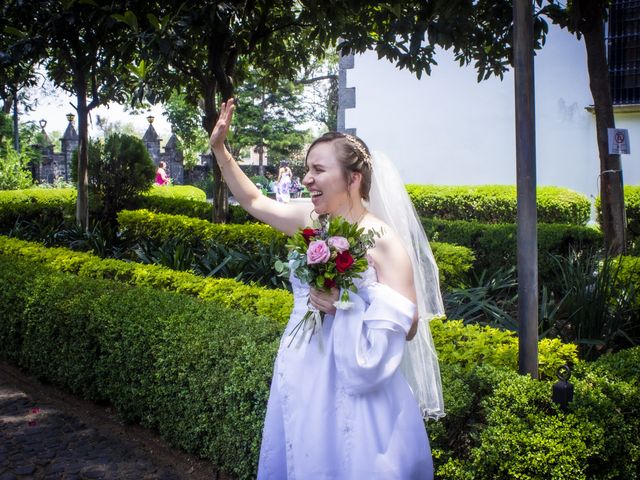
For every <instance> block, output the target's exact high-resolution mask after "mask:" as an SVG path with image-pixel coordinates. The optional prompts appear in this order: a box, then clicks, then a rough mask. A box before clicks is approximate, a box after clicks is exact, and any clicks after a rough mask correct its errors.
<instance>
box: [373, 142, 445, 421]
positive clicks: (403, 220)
mask: <svg viewBox="0 0 640 480" xmlns="http://www.w3.org/2000/svg"><path fill="white" fill-rule="evenodd" d="M372 162H373V169H372V170H373V175H372V181H371V191H370V193H369V207H368V208H369V210H370V211H371V212H372V213H373V214H374V215H376V216H377V217H378V218H380V219H381V220H383V221H384V222H386V223H387V224H388V225H389V226H390V227H391V228H393V229H394V231H395V232H396V233H397V234H398V235H399V236H400V238H401V239H402V241H403V243H404V246H405V248H406V250H407V253H408V254H409V256H410V257H411V263H412V265H413V277H414V284H415V288H416V296H417V307H418V315H419V321H418V331H417V333H416V335H415V337H414V338H413V339H412V340H411V341H409V342H407V348H406V350H405V354H404V357H403V359H402V364H401V369H402V372H403V374H404V376H405V378H406V379H407V381H408V383H409V386H410V387H411V390H412V391H413V394H414V396H415V397H416V399H417V401H418V404H419V405H420V410H421V411H422V416H423V417H424V418H431V419H436V420H437V419H439V418H441V417H443V416H444V415H445V413H444V401H443V399H442V383H441V381H440V367H439V365H438V357H437V354H436V350H435V347H434V345H433V338H432V337H431V329H430V328H429V321H430V320H431V319H432V318H433V317H435V316H438V315H444V306H443V303H442V296H441V293H440V285H439V280H438V267H437V265H436V262H435V260H434V258H433V253H432V252H431V247H430V246H429V241H428V240H427V236H426V235H425V233H424V230H423V228H422V224H421V223H420V220H419V217H418V214H417V212H416V210H415V208H414V206H413V203H412V202H411V199H410V198H409V195H408V193H407V191H406V189H405V185H404V182H403V181H402V178H401V177H400V173H399V172H398V170H397V169H396V167H395V166H394V165H393V163H391V161H390V160H389V158H387V157H386V155H384V154H382V153H380V152H374V153H373V155H372Z"/></svg>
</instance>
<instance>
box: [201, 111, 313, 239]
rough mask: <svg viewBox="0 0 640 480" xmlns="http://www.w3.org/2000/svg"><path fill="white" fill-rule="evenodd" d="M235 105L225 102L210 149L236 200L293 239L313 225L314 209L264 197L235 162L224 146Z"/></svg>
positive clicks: (210, 141)
mask: <svg viewBox="0 0 640 480" xmlns="http://www.w3.org/2000/svg"><path fill="white" fill-rule="evenodd" d="M234 109H235V105H234V102H233V99H229V100H228V101H227V102H223V103H222V105H221V106H220V115H219V116H218V121H217V123H216V125H215V127H214V128H213V132H212V133H211V137H210V138H209V145H210V146H211V151H212V152H213V155H214V156H215V158H216V161H217V162H218V166H219V167H220V171H221V172H222V176H223V177H224V181H225V182H226V183H227V186H228V187H229V190H231V193H233V196H234V198H235V199H236V200H237V201H238V202H239V203H240V205H242V207H243V208H244V209H245V210H246V211H247V212H249V213H250V214H251V215H253V216H254V217H256V218H257V219H258V220H261V221H263V222H265V223H268V224H269V225H271V226H272V227H274V228H275V229H277V230H280V231H281V232H284V233H286V234H287V235H293V234H294V233H295V232H296V230H298V228H301V227H304V226H307V225H308V224H309V223H310V217H309V214H310V213H311V209H312V208H313V207H312V206H311V205H309V206H307V205H298V204H286V203H280V202H276V201H275V200H273V199H270V198H269V197H267V196H265V195H263V194H262V192H261V191H260V190H259V189H258V187H256V186H255V185H254V184H253V182H252V181H251V180H250V179H249V177H247V176H246V175H245V174H244V172H243V171H242V169H240V167H239V166H238V164H237V163H236V162H235V160H234V159H233V157H232V156H231V153H229V151H228V150H227V147H226V146H225V144H224V142H225V139H226V138H227V133H228V132H229V127H230V126H231V121H232V120H233V111H234Z"/></svg>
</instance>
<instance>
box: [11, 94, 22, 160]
mask: <svg viewBox="0 0 640 480" xmlns="http://www.w3.org/2000/svg"><path fill="white" fill-rule="evenodd" d="M12 96H13V149H14V150H15V151H16V152H20V126H19V124H18V89H17V88H15V87H14V88H13V94H12Z"/></svg>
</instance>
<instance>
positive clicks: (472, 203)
mask: <svg viewBox="0 0 640 480" xmlns="http://www.w3.org/2000/svg"><path fill="white" fill-rule="evenodd" d="M407 191H408V192H409V196H410V197H411V200H412V201H413V204H414V206H415V207H416V210H417V212H418V214H419V215H420V216H421V217H426V218H439V219H443V220H465V221H477V222H483V223H515V221H516V211H517V202H516V187H515V186H512V185H478V186H445V185H407ZM537 204H538V221H539V222H541V223H568V224H572V225H585V224H586V223H587V222H588V221H589V216H590V212H591V203H590V202H589V199H588V198H587V197H586V196H585V195H582V194H580V193H577V192H574V191H572V190H569V189H567V188H560V187H538V189H537Z"/></svg>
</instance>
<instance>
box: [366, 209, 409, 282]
mask: <svg viewBox="0 0 640 480" xmlns="http://www.w3.org/2000/svg"><path fill="white" fill-rule="evenodd" d="M362 226H363V227H364V228H365V230H368V229H373V230H375V231H376V232H378V233H379V234H380V236H379V237H378V238H376V243H375V246H374V247H373V248H372V249H371V250H369V255H370V257H371V259H372V260H373V263H374V265H375V268H376V271H377V272H378V277H379V279H380V280H381V282H382V283H393V284H397V283H401V284H404V283H405V282H408V281H411V280H412V277H413V274H412V267H411V259H410V257H409V255H408V253H407V251H406V250H405V248H404V245H403V243H402V240H401V239H400V237H398V235H397V234H396V233H395V231H394V230H393V229H392V228H391V227H389V225H387V224H386V223H385V222H383V221H382V220H380V219H379V218H377V217H375V216H373V215H369V216H368V217H367V218H366V221H365V222H363V223H362ZM382 279H387V280H389V282H385V281H382Z"/></svg>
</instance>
